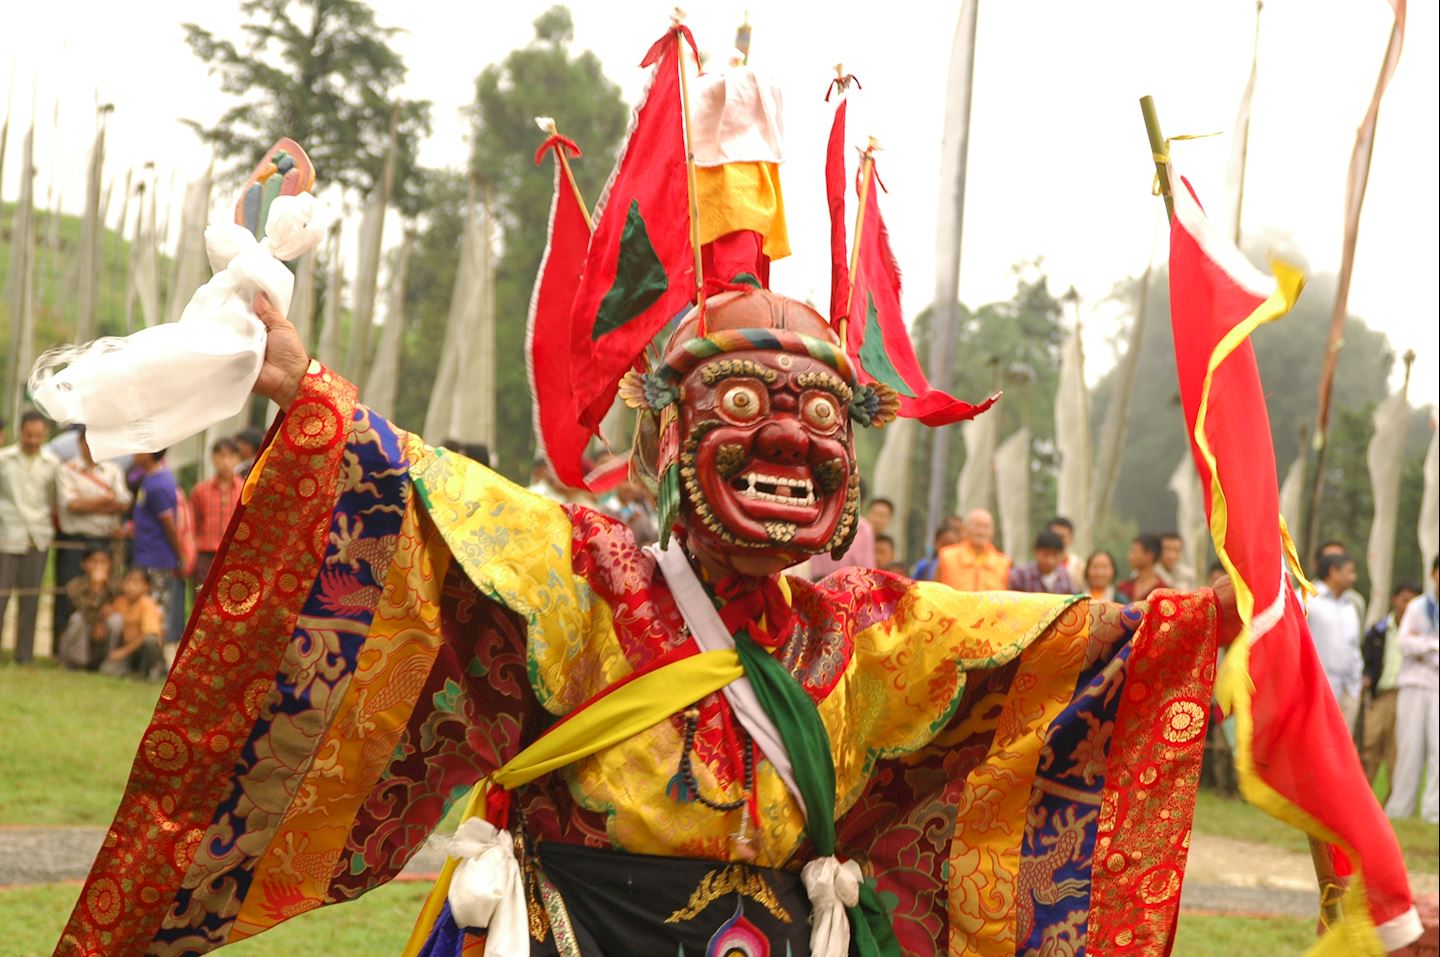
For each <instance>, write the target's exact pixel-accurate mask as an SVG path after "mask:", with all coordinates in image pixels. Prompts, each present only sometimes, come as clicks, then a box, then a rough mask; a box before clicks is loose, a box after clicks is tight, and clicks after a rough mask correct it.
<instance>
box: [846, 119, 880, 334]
mask: <svg viewBox="0 0 1440 957" xmlns="http://www.w3.org/2000/svg"><path fill="white" fill-rule="evenodd" d="M879 148H880V144H879V142H878V141H876V139H875V137H873V136H872V137H870V138H869V142H868V143H866V145H865V149H864V151H863V152H862V153H861V154H860V179H859V182H860V202H859V204H858V205H857V206H856V207H855V237H854V238H853V239H852V240H851V241H850V243H851V245H850V296H847V297H846V298H845V314H844V315H843V316H841V317H840V348H841V349H842V350H844V349H846V348H848V345H847V341H846V337H847V336H848V334H849V323H850V320H849V318H848V317H849V315H850V306H851V296H853V295H854V294H855V274H856V272H857V270H858V268H859V265H860V237H861V235H862V230H863V229H864V228H865V207H866V205H867V204H868V203H869V202H870V182H871V180H873V179H874V178H875V151H876V150H878V149H879Z"/></svg>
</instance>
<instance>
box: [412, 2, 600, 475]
mask: <svg viewBox="0 0 1440 957" xmlns="http://www.w3.org/2000/svg"><path fill="white" fill-rule="evenodd" d="M571 34H572V24H571V19H570V12H569V11H568V10H567V9H566V8H564V7H558V6H557V7H552V8H551V9H549V10H547V11H546V12H545V13H544V14H542V15H541V16H540V17H539V18H538V19H536V20H535V39H534V41H532V42H531V43H530V44H529V45H528V46H525V47H522V48H520V49H518V50H515V51H513V52H512V53H510V55H509V56H507V57H506V58H505V60H504V61H503V62H501V63H499V64H495V65H492V66H488V67H486V68H485V70H484V71H483V72H481V74H480V76H479V77H478V78H477V79H476V81H475V103H474V106H473V107H472V109H471V116H472V119H473V121H474V130H475V132H474V140H473V143H474V146H473V150H472V154H471V163H472V166H473V169H474V170H475V173H476V175H477V176H479V177H480V178H481V179H482V180H483V181H484V182H486V183H488V184H489V185H490V186H491V188H492V191H493V195H494V197H495V209H494V211H493V212H494V217H495V221H496V222H497V224H498V226H499V231H500V233H501V236H502V237H503V238H502V247H503V248H502V252H501V255H500V257H499V260H498V262H497V264H496V292H495V312H496V317H497V318H496V330H495V352H496V355H497V356H500V357H501V358H502V361H501V362H500V363H499V364H498V369H497V385H498V391H499V394H500V395H501V396H503V397H504V398H503V400H502V401H501V402H500V404H499V407H498V408H497V409H496V426H497V432H498V433H499V436H500V441H499V448H498V449H496V450H495V451H496V453H497V454H498V462H499V466H500V469H501V471H503V472H504V473H505V474H507V475H509V476H511V477H512V478H520V477H522V476H526V475H528V474H529V471H530V463H531V461H532V459H533V457H534V435H533V429H532V426H531V421H532V420H531V402H530V391H529V386H528V384H527V383H526V380H525V367H524V363H523V362H520V361H519V359H520V357H521V355H523V352H524V347H525V318H526V315H527V313H528V311H529V303H530V289H531V286H532V285H533V283H534V281H535V274H536V272H537V271H538V270H539V268H540V256H541V254H542V253H543V252H544V249H545V233H546V228H547V224H548V222H549V214H550V197H551V191H552V184H553V178H552V176H551V171H550V168H549V166H548V165H545V166H541V167H539V168H537V167H536V166H535V159H534V157H535V148H536V147H537V146H538V145H539V143H540V137H541V134H540V131H539V130H537V129H536V127H535V117H536V116H553V117H554V118H555V121H556V124H557V126H558V127H559V129H560V131H561V132H562V133H564V134H565V135H566V136H569V137H570V138H572V139H574V140H575V141H576V142H577V143H579V144H580V148H581V149H582V150H584V151H585V155H584V156H582V157H580V158H579V159H577V160H575V161H574V162H573V164H572V166H573V168H574V170H575V177H576V180H577V182H578V183H579V185H580V190H581V193H582V194H583V195H584V197H585V200H586V202H588V203H590V204H592V205H593V204H594V202H595V200H596V199H597V198H598V197H599V195H600V189H601V187H602V186H603V185H604V182H605V178H606V177H607V176H608V175H609V172H610V168H611V167H612V166H613V165H614V160H615V149H616V146H617V145H618V144H619V142H620V138H621V137H622V136H623V135H624V133H625V128H626V120H627V110H626V108H625V103H624V100H623V99H622V98H621V96H620V88H619V87H618V86H617V85H616V84H614V83H612V82H611V81H610V80H608V79H606V77H605V74H604V72H603V70H602V69H601V66H600V60H599V58H598V57H596V56H595V54H593V53H591V52H590V51H585V52H583V53H580V54H578V55H575V56H572V55H571V53H570V51H569V48H568V44H569V42H570V39H571ZM461 188H462V191H463V182H462V184H461ZM461 195H463V192H462V194H461ZM450 225H451V226H454V225H455V224H450ZM447 228H448V227H447ZM454 235H455V236H457V237H458V235H459V234H458V227H457V232H456V233H455V234H454ZM455 242H456V244H457V245H458V239H457V240H456V241H455ZM450 248H451V249H452V250H453V249H454V248H456V247H455V245H452V246H451V247H450ZM453 255H454V254H453V252H452V253H451V256H452V258H453ZM417 258H418V257H417ZM448 268H450V269H451V270H452V276H453V263H452V264H450V266H449V267H448ZM442 285H443V283H442Z"/></svg>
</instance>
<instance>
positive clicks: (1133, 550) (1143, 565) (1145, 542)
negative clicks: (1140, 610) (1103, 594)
mask: <svg viewBox="0 0 1440 957" xmlns="http://www.w3.org/2000/svg"><path fill="white" fill-rule="evenodd" d="M1126 559H1127V561H1128V562H1129V565H1130V578H1129V579H1128V580H1126V581H1123V582H1121V583H1120V584H1119V586H1117V587H1116V589H1115V594H1116V596H1117V597H1118V598H1119V599H1120V600H1122V601H1126V602H1132V601H1144V600H1145V599H1146V598H1148V597H1149V595H1150V593H1151V592H1152V591H1154V590H1155V589H1157V588H1169V587H1170V583H1169V582H1168V581H1166V580H1165V578H1164V576H1163V575H1162V574H1161V573H1160V536H1159V535H1148V534H1147V535H1136V536H1135V540H1134V541H1132V542H1131V543H1130V553H1129V555H1127V556H1126Z"/></svg>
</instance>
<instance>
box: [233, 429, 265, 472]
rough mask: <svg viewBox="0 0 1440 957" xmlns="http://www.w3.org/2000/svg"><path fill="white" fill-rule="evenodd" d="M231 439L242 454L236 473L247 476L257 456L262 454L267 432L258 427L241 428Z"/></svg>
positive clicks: (236, 466) (240, 454)
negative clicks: (261, 450)
mask: <svg viewBox="0 0 1440 957" xmlns="http://www.w3.org/2000/svg"><path fill="white" fill-rule="evenodd" d="M231 441H233V442H234V443H235V447H236V449H237V450H238V454H239V456H240V461H239V462H238V463H237V464H236V465H235V474H236V475H238V476H240V477H241V478H245V477H246V476H247V475H249V474H250V469H251V468H252V467H253V466H254V465H255V456H257V455H259V454H260V445H261V443H263V442H264V441H265V433H263V432H261V431H260V430H259V429H256V428H248V429H241V430H240V431H239V432H236V433H235V437H234V438H233V439H232V440H231Z"/></svg>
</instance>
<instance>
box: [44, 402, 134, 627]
mask: <svg viewBox="0 0 1440 957" xmlns="http://www.w3.org/2000/svg"><path fill="white" fill-rule="evenodd" d="M73 431H74V433H75V455H74V457H72V458H70V459H67V460H66V461H65V462H64V463H62V464H61V466H60V470H59V472H58V473H56V480H55V481H56V490H57V494H58V495H59V499H60V511H59V518H60V533H59V534H58V535H56V536H55V541H56V548H55V584H57V585H59V586H60V587H61V588H65V587H66V586H67V585H68V584H69V583H70V582H71V581H73V580H75V579H77V578H79V577H80V563H81V562H82V561H83V560H84V558H85V556H86V555H87V554H89V553H90V552H91V551H93V550H95V549H97V548H103V549H108V548H109V547H110V543H111V542H112V541H113V540H114V538H115V536H116V535H117V534H119V532H120V522H121V516H122V515H124V514H125V513H126V512H128V511H130V503H131V495H130V489H129V488H128V487H127V486H126V485H125V473H123V472H121V471H120V466H118V465H116V464H115V463H114V462H97V461H95V459H94V458H93V457H92V456H91V455H90V444H89V443H88V442H86V441H85V427H84V426H83V425H82V426H80V427H79V428H78V429H75V430H73ZM52 445H53V443H52ZM72 611H74V606H72V605H71V604H70V598H69V595H68V594H67V593H66V592H63V591H62V592H61V593H60V594H57V595H56V596H55V632H54V633H55V634H57V635H58V634H60V633H61V632H63V631H64V630H65V629H66V627H67V626H68V625H69V623H70V613H71V612H72Z"/></svg>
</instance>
